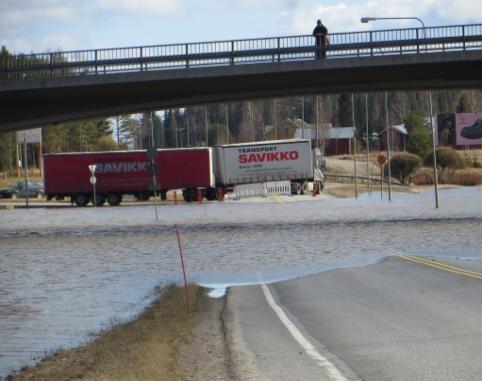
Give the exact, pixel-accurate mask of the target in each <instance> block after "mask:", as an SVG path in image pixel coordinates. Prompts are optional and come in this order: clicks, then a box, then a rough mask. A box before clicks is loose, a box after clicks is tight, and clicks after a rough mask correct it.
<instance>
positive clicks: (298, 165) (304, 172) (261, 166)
mask: <svg viewBox="0 0 482 381" xmlns="http://www.w3.org/2000/svg"><path fill="white" fill-rule="evenodd" d="M316 151H318V153H319V150H314V151H313V150H312V149H311V142H310V141H309V140H307V139H290V140H274V141H266V142H256V143H242V144H229V145H221V146H216V147H214V157H215V162H214V173H215V177H216V183H217V185H218V186H224V187H227V188H230V187H233V186H236V185H239V184H252V183H260V182H266V181H286V180H289V181H291V182H292V183H294V184H302V183H303V182H305V181H307V180H315V181H318V182H321V184H320V185H321V186H322V185H323V179H322V176H323V175H322V173H321V168H318V167H319V163H321V157H316V154H315V152H316ZM320 175H321V177H320Z"/></svg>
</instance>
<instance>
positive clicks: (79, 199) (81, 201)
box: [74, 194, 89, 206]
mask: <svg viewBox="0 0 482 381" xmlns="http://www.w3.org/2000/svg"><path fill="white" fill-rule="evenodd" d="M74 203H75V205H77V206H86V205H87V204H88V203H89V196H87V195H85V194H76V195H75V196H74Z"/></svg>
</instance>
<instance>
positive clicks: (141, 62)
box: [139, 46, 144, 71]
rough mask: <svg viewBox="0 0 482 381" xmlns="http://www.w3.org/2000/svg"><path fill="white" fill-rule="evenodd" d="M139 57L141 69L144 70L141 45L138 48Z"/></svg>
mask: <svg viewBox="0 0 482 381" xmlns="http://www.w3.org/2000/svg"><path fill="white" fill-rule="evenodd" d="M139 58H140V65H141V71H144V56H143V49H142V46H141V47H140V48H139Z"/></svg>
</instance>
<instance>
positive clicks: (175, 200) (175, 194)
mask: <svg viewBox="0 0 482 381" xmlns="http://www.w3.org/2000/svg"><path fill="white" fill-rule="evenodd" d="M174 204H177V193H176V191H174Z"/></svg>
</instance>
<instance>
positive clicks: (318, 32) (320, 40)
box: [313, 20, 328, 59]
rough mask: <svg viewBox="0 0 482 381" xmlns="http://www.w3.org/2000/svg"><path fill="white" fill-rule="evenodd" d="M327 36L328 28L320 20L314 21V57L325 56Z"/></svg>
mask: <svg viewBox="0 0 482 381" xmlns="http://www.w3.org/2000/svg"><path fill="white" fill-rule="evenodd" d="M327 36H328V29H327V28H326V26H324V25H323V24H322V22H321V20H318V21H317V22H316V27H315V29H313V37H315V40H316V58H318V59H320V58H325V57H326V38H327Z"/></svg>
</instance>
